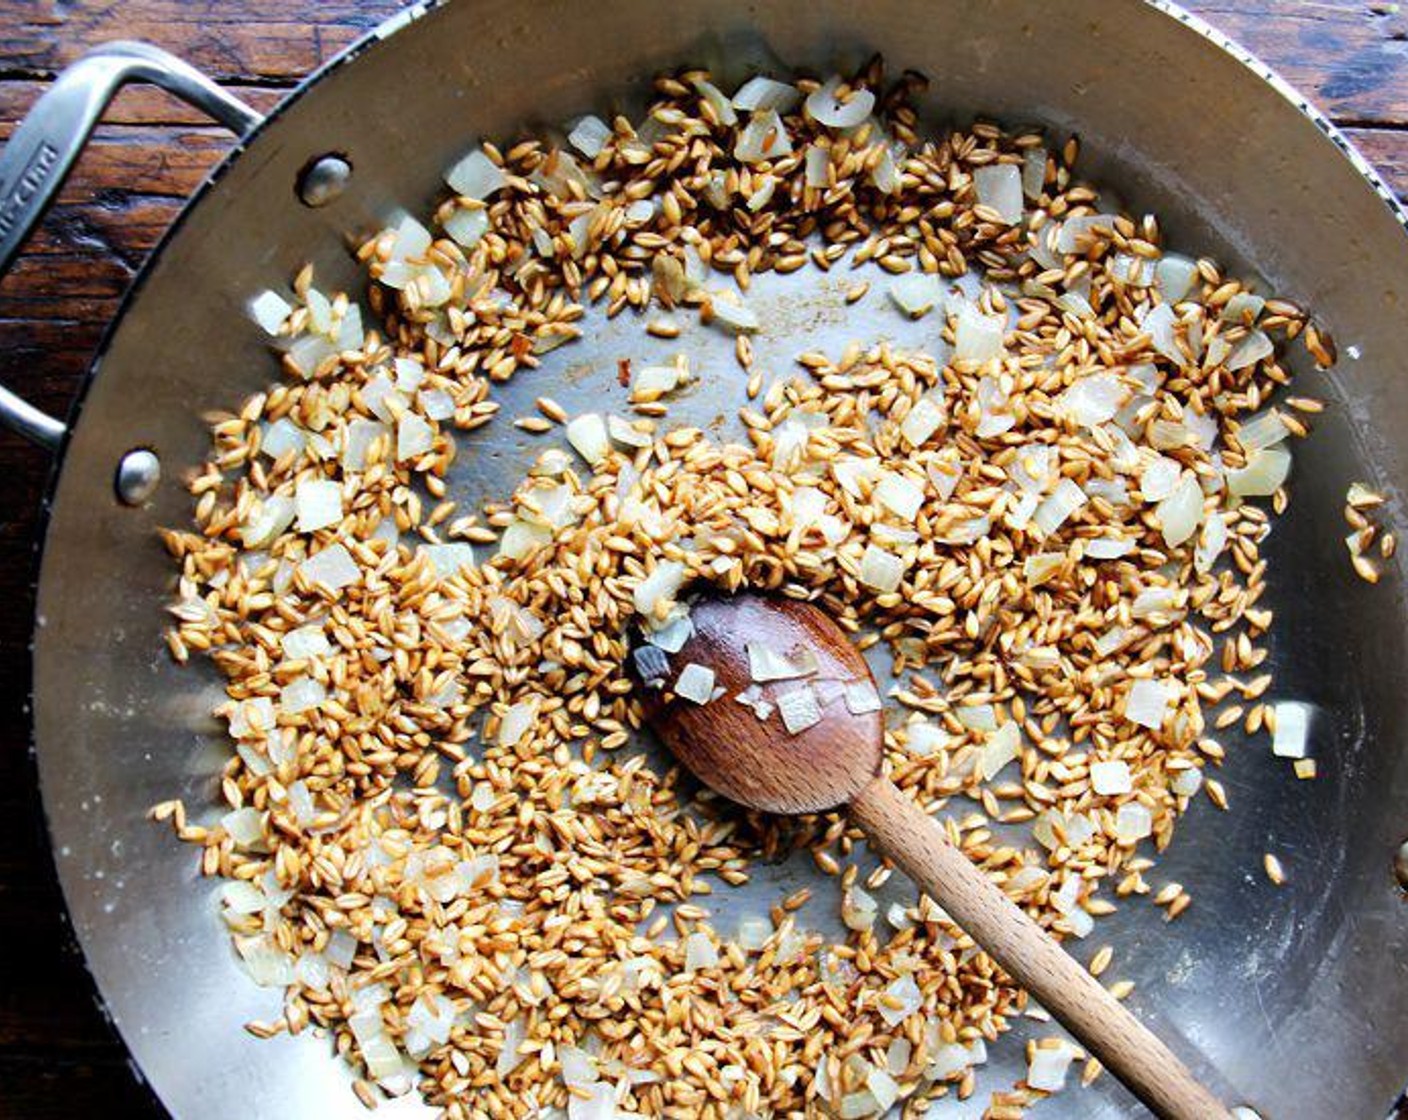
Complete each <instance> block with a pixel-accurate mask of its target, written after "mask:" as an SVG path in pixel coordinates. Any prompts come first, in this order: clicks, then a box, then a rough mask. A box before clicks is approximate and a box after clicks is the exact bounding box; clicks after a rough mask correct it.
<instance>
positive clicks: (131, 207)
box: [0, 0, 1408, 1120]
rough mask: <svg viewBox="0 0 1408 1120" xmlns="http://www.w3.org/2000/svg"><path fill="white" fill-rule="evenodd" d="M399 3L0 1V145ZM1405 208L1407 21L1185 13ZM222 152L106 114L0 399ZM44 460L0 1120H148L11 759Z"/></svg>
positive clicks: (10, 655)
mask: <svg viewBox="0 0 1408 1120" xmlns="http://www.w3.org/2000/svg"><path fill="white" fill-rule="evenodd" d="M399 6H400V4H399V3H398V2H397V0H0V139H3V138H5V137H7V136H8V135H9V134H10V131H11V130H12V129H13V128H14V126H15V123H16V122H17V121H18V120H19V119H20V118H21V117H22V116H23V114H24V112H25V110H26V109H27V108H28V107H29V106H30V104H32V103H33V101H34V100H35V98H36V97H38V96H39V94H40V92H41V91H42V90H43V88H44V85H45V83H46V82H48V81H50V80H51V79H52V78H53V77H54V74H55V73H56V72H57V71H59V70H60V69H62V68H63V67H64V66H65V65H67V64H68V63H69V62H71V61H72V60H73V59H75V58H77V57H78V56H79V55H80V54H82V53H83V51H84V50H85V49H87V48H88V47H90V46H92V45H94V44H96V43H100V42H103V41H104V40H109V39H116V38H137V39H146V40H149V41H150V42H153V43H156V44H158V45H160V46H163V47H166V48H168V49H169V50H172V51H174V52H176V53H177V54H179V55H181V56H183V57H184V58H186V59H187V60H189V61H190V62H192V63H194V64H195V65H196V66H198V67H200V68H201V69H203V70H204V71H205V72H206V73H208V74H212V75H214V76H215V77H216V78H218V79H219V80H220V81H221V82H223V83H225V84H227V85H228V86H229V87H230V88H231V90H233V91H234V92H235V93H237V94H238V95H239V96H240V97H242V98H244V99H246V100H247V101H248V102H250V103H251V104H253V105H254V106H255V107H256V108H260V109H267V108H268V107H270V106H271V105H273V104H274V103H276V102H277V101H278V100H279V99H280V98H282V97H283V96H284V94H285V93H286V92H287V91H288V90H289V89H291V88H292V87H293V86H294V85H296V84H297V82H298V81H299V80H300V79H301V78H302V77H303V76H304V75H305V74H307V73H308V72H309V71H310V70H312V69H313V68H314V67H316V66H317V65H319V64H320V63H322V62H324V61H325V60H327V59H328V58H330V57H332V56H333V55H334V54H336V53H337V52H338V51H339V50H340V49H341V48H342V47H343V46H345V45H346V44H347V43H349V42H351V41H352V40H354V39H355V38H357V37H358V36H359V35H360V34H361V33H362V32H364V31H365V30H367V29H368V28H370V27H372V26H374V25H375V24H376V23H378V22H379V21H380V20H381V19H383V18H384V17H386V16H387V15H389V14H390V13H392V12H393V11H394V10H395V9H396V8H398V7H399ZM1188 7H1190V8H1191V9H1192V10H1194V11H1195V12H1197V13H1198V14H1199V15H1202V16H1204V17H1205V18H1206V19H1208V20H1209V21H1210V22H1211V23H1213V24H1215V25H1217V26H1218V27H1220V28H1222V29H1223V30H1225V31H1227V32H1228V33H1229V34H1231V35H1232V37H1234V38H1235V39H1238V40H1240V41H1241V42H1242V43H1244V44H1246V45H1247V46H1248V47H1250V48H1251V49H1252V50H1253V51H1255V52H1256V53H1258V54H1259V55H1260V56H1261V57H1262V58H1263V59H1265V60H1266V61H1267V62H1269V63H1270V64H1271V65H1272V66H1274V67H1275V68H1277V69H1278V70H1280V72H1281V73H1282V74H1283V75H1285V76H1286V77H1287V78H1288V79H1289V80H1290V81H1291V82H1293V83H1294V84H1295V85H1297V86H1299V87H1300V88H1301V89H1302V90H1303V91H1305V92H1306V93H1308V94H1309V95H1310V97H1311V98H1312V100H1314V101H1315V102H1317V103H1318V104H1319V105H1320V106H1322V107H1323V108H1325V109H1327V110H1328V111H1329V112H1330V114H1331V115H1332V116H1333V117H1334V118H1335V120H1336V121H1338V122H1339V124H1340V125H1341V126H1343V127H1345V128H1346V129H1347V130H1348V131H1349V133H1350V135H1351V136H1352V137H1353V139H1354V140H1355V141H1356V142H1357V143H1358V144H1359V145H1360V147H1361V148H1362V150H1363V151H1364V152H1365V153H1366V154H1367V155H1368V156H1369V157H1370V158H1371V159H1373V160H1374V161H1376V162H1377V163H1378V165H1379V166H1380V168H1382V169H1383V171H1384V172H1385V173H1386V174H1387V176H1388V178H1389V180H1390V181H1391V182H1393V183H1394V184H1395V185H1396V186H1397V187H1398V188H1399V189H1400V191H1408V14H1403V13H1400V12H1398V10H1397V9H1398V7H1399V6H1398V5H1397V4H1370V3H1350V2H1348V0H1320V2H1316V0H1193V2H1191V3H1189V4H1188ZM229 142H230V141H229V137H228V136H227V135H225V134H224V133H223V132H221V131H220V130H219V129H216V128H213V127H210V126H209V125H208V124H206V123H204V122H203V120H202V119H201V118H200V117H199V116H198V115H197V114H195V113H193V112H192V111H190V110H188V109H186V108H185V107H184V106H181V105H179V104H177V103H176V102H175V101H173V100H172V99H170V98H168V97H166V96H165V95H163V94H160V93H157V92H155V91H152V90H147V89H129V90H127V91H125V92H124V93H123V94H122V95H121V96H120V97H119V98H118V100H117V103H116V104H115V105H114V106H113V108H112V110H111V111H110V113H109V115H108V123H107V124H105V125H103V126H102V127H100V128H99V129H98V132H97V134H96V135H95V137H94V140H93V143H92V144H91V145H90V146H89V148H88V150H87V152H86V153H85V155H84V156H83V158H82V161H81V162H80V163H79V165H78V168H77V170H76V171H75V173H74V175H73V177H72V178H71V179H70V180H69V183H68V185H67V187H66V188H65V189H64V191H63V194H62V196H61V198H60V200H59V203H58V205H57V206H56V207H55V208H54V210H53V211H52V213H51V214H50V216H49V218H48V221H47V222H46V224H45V226H44V228H43V230H41V231H40V232H39V233H38V234H37V235H36V236H35V237H34V239H33V240H32V242H31V243H30V246H29V249H28V251H27V253H26V254H25V255H24V256H22V257H21V258H20V259H19V260H18V261H17V262H16V264H15V266H14V268H13V269H12V270H11V272H10V275H9V276H8V277H6V278H5V279H4V281H3V283H0V383H3V384H5V385H8V386H10V387H12V388H14V389H16V390H18V391H19V392H20V393H22V394H23V395H24V396H25V397H27V398H28V399H30V400H32V401H34V402H35V403H37V404H39V405H41V406H42V407H44V408H46V409H48V410H49V411H51V412H53V413H56V414H58V415H62V414H63V413H64V410H65V409H66V407H67V405H68V402H69V399H70V397H71V395H72V393H73V390H74V387H75V385H76V384H77V383H78V379H79V377H80V376H81V375H82V373H83V371H84V369H85V367H86V366H87V364H88V360H89V357H90V355H91V353H92V351H93V348H94V346H95V345H96V344H97V342H98V339H99V336H100V334H101V332H102V330H103V327H104V325H105V324H106V323H107V322H108V320H109V318H110V317H111V316H112V314H113V312H114V310H115V308H116V306H117V302H118V299H119V298H120V296H121V294H122V292H123V290H124V289H125V288H126V287H127V284H128V282H129V281H130V280H131V279H132V276H133V275H134V273H135V272H136V270H137V268H138V267H139V266H140V264H141V262H142V259H143V257H144V256H145V255H146V253H147V252H148V250H149V249H150V248H151V247H152V245H153V244H154V243H155V242H156V240H157V238H158V237H160V235H161V233H162V231H163V230H164V229H165V228H166V227H167V225H168V223H170V221H171V220H172V218H174V217H175V215H176V213H177V211H178V210H179V209H180V206H181V203H182V201H183V200H184V198H185V197H186V195H187V194H188V193H189V192H190V191H191V189H192V188H193V187H194V186H195V185H196V184H197V182H199V180H200V179H201V177H202V176H203V175H204V174H205V173H206V171H207V170H208V169H209V168H210V167H211V166H212V165H213V164H214V163H215V162H216V161H217V160H218V159H219V158H220V156H221V154H222V153H223V152H224V151H225V149H226V148H227V146H228V145H229ZM48 469H49V460H48V457H47V456H46V455H45V454H44V453H42V452H40V451H37V450H36V449H34V448H32V447H30V446H28V445H27V444H25V443H23V442H22V441H20V440H19V439H17V438H15V437H13V436H10V435H8V434H0V478H4V479H8V482H6V483H5V484H4V485H3V486H0V946H3V947H4V948H3V951H2V952H0V1120H9V1118H15V1120H19V1118H25V1120H43V1118H46V1117H72V1116H78V1115H89V1114H91V1115H100V1116H103V1117H107V1118H110V1120H111V1118H115V1117H128V1116H133V1117H156V1116H160V1115H161V1111H160V1109H159V1108H158V1107H157V1106H156V1105H155V1104H154V1103H153V1102H152V1101H151V1100H150V1098H149V1097H148V1095H147V1093H146V1091H145V1090H144V1089H142V1088H140V1087H139V1086H138V1084H137V1082H136V1081H135V1079H134V1077H133V1076H132V1073H131V1071H130V1070H129V1068H128V1066H127V1063H126V1055H125V1053H124V1051H123V1049H122V1046H121V1044H120V1043H119V1042H118V1041H117V1040H116V1038H115V1037H114V1036H113V1034H112V1032H111V1030H110V1029H109V1028H108V1027H107V1025H106V1024H105V1023H104V1021H103V1018H102V1016H101V1015H100V1014H99V1012H98V1011H97V1009H96V1005H95V1001H94V997H93V993H92V989H91V985H90V984H89V982H88V979H87V975H86V973H85V972H84V970H83V966H82V963H81V961H80V959H79V958H78V956H77V954H76V952H75V951H74V950H73V949H72V948H71V943H70V938H69V935H68V932H67V929H66V927H65V924H64V920H63V917H62V913H63V908H62V902H61V899H60V896H59V891H58V888H57V886H56V884H55V882H54V878H53V873H52V868H51V866H50V862H49V854H48V851H47V848H46V841H45V838H44V832H43V823H42V816H41V812H40V806H39V799H38V797H37V795H36V793H35V790H34V773H33V768H32V766H31V764H30V761H29V720H28V716H27V715H26V705H25V698H26V694H27V691H28V688H29V662H28V656H27V652H26V647H27V643H28V639H29V632H30V625H31V614H32V603H31V592H30V580H31V576H32V557H33V543H34V538H35V533H36V511H37V509H38V507H39V502H40V498H41V496H42V494H43V490H44V484H45V479H46V476H47V473H48Z"/></svg>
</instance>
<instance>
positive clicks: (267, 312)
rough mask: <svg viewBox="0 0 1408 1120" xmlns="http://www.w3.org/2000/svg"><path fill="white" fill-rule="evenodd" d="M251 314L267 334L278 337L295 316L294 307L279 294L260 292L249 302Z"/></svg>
mask: <svg viewBox="0 0 1408 1120" xmlns="http://www.w3.org/2000/svg"><path fill="white" fill-rule="evenodd" d="M249 314H250V316H251V317H252V318H253V319H254V321H255V322H256V323H258V324H259V327H260V329H261V330H263V331H264V333H265V334H270V335H276V334H278V333H279V332H280V331H281V330H282V329H283V325H284V322H285V320H287V319H288V317H289V316H290V315H292V314H293V305H292V304H290V303H289V301H288V300H286V299H284V297H283V296H281V295H279V293H278V292H269V291H265V292H260V293H259V294H258V295H257V296H255V297H254V298H253V299H252V300H250V301H249Z"/></svg>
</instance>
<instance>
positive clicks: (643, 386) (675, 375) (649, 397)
mask: <svg viewBox="0 0 1408 1120" xmlns="http://www.w3.org/2000/svg"><path fill="white" fill-rule="evenodd" d="M688 381H689V367H688V366H686V365H685V364H684V362H682V361H678V362H673V363H671V364H670V365H667V366H644V367H642V368H641V369H640V370H638V371H637V372H636V373H635V374H634V376H632V378H631V402H632V403H633V404H636V403H640V402H645V401H658V400H659V399H660V398H661V397H663V396H664V395H665V394H666V393H670V392H673V391H674V390H675V389H678V388H679V387H680V386H681V385H683V384H685V383H686V382H688Z"/></svg>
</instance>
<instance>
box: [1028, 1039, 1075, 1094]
mask: <svg viewBox="0 0 1408 1120" xmlns="http://www.w3.org/2000/svg"><path fill="white" fill-rule="evenodd" d="M1031 1053H1032V1056H1031V1061H1030V1062H1029V1063H1028V1064H1027V1088H1029V1089H1039V1090H1041V1091H1042V1092H1044V1093H1055V1092H1058V1091H1060V1090H1061V1089H1063V1088H1064V1087H1065V1084H1066V1071H1067V1070H1068V1069H1069V1068H1070V1065H1071V1060H1072V1059H1073V1058H1074V1057H1075V1055H1074V1053H1073V1052H1072V1050H1071V1048H1070V1046H1069V1045H1067V1044H1066V1043H1065V1042H1064V1041H1061V1042H1059V1043H1058V1045H1056V1046H1042V1045H1040V1044H1038V1045H1036V1046H1034V1047H1032V1052H1031Z"/></svg>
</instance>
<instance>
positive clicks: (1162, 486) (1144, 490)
mask: <svg viewBox="0 0 1408 1120" xmlns="http://www.w3.org/2000/svg"><path fill="white" fill-rule="evenodd" d="M1182 474H1183V465H1182V464H1181V463H1179V462H1178V460H1177V459H1170V458H1169V457H1168V456H1166V455H1159V456H1157V457H1156V458H1155V459H1154V460H1153V461H1152V462H1151V463H1150V464H1149V465H1148V466H1147V467H1145V468H1144V470H1143V473H1141V474H1140V476H1139V492H1140V493H1141V494H1142V495H1143V496H1144V500H1145V501H1146V502H1149V503H1153V502H1161V501H1163V500H1164V499H1165V498H1167V497H1168V496H1169V495H1170V494H1172V493H1173V492H1174V490H1176V489H1177V488H1178V481H1179V478H1180V476H1181V475H1182Z"/></svg>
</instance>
